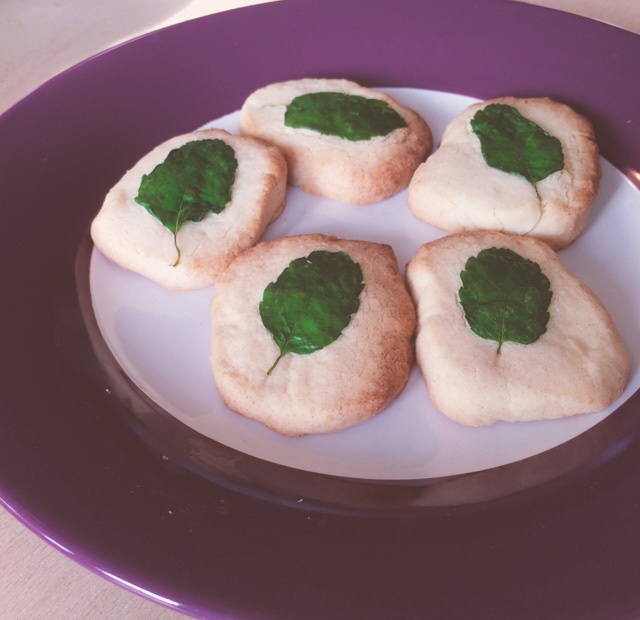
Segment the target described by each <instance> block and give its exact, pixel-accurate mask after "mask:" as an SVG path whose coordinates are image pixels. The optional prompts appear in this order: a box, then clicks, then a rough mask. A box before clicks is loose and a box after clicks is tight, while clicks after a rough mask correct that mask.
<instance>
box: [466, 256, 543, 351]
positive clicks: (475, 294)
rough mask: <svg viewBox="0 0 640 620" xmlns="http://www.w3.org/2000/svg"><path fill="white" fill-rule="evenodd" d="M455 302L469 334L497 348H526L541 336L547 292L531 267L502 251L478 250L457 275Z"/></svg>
mask: <svg viewBox="0 0 640 620" xmlns="http://www.w3.org/2000/svg"><path fill="white" fill-rule="evenodd" d="M460 278H461V280H462V287H461V288H460V290H459V291H458V297H459V299H460V303H461V304H462V308H463V310H464V314H465V318H466V320H467V323H468V324H469V327H471V329H472V331H473V332H474V333H475V334H477V335H478V336H480V337H481V338H485V339H486V340H493V341H495V342H497V343H498V353H500V349H501V348H502V343H503V342H506V341H510V342H517V343H520V344H531V343H532V342H535V341H536V340H538V338H540V336H542V334H544V333H545V332H546V331H547V322H548V321H549V312H548V309H549V304H550V303H551V295H552V293H551V288H550V283H549V280H548V278H547V276H545V275H544V273H543V272H542V270H541V269H540V267H539V265H538V264H537V263H534V262H533V261H530V260H528V259H526V258H523V257H522V256H520V255H519V254H516V253H515V252H513V251H512V250H509V249H506V248H489V249H486V250H482V251H481V252H480V253H479V254H478V256H475V257H474V256H472V257H471V258H469V259H468V260H467V262H466V264H465V267H464V269H463V270H462V271H461V272H460Z"/></svg>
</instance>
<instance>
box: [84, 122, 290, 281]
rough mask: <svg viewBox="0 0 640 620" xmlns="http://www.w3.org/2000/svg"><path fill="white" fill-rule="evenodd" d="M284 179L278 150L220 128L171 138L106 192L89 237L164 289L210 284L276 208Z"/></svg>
mask: <svg viewBox="0 0 640 620" xmlns="http://www.w3.org/2000/svg"><path fill="white" fill-rule="evenodd" d="M218 168H220V170H221V173H222V175H223V176H224V175H226V177H225V178H223V181H224V182H226V185H224V183H222V182H221V180H220V178H218V177H217V176H216V174H217V169H218ZM212 171H214V172H212ZM154 175H155V176H154ZM286 179H287V171H286V163H285V161H284V158H283V156H282V154H281V153H280V151H279V150H278V149H277V148H276V147H273V146H270V145H267V144H265V143H263V142H260V141H259V140H256V139H253V138H247V137H241V136H233V135H231V134H229V133H228V132H226V131H224V130H221V129H207V130H202V131H198V132H193V133H188V134H184V135H181V136H177V137H174V138H172V139H170V140H168V141H166V142H164V143H163V144H161V145H159V146H157V147H156V148H155V149H154V150H153V151H151V152H150V153H148V154H147V155H145V156H144V157H143V158H142V159H140V160H139V161H138V163H136V164H135V166H133V168H131V169H130V170H129V171H128V172H127V173H126V174H125V175H124V176H123V177H122V179H120V181H118V183H117V184H116V185H115V186H114V187H113V188H112V189H111V190H110V191H109V193H108V194H107V196H106V198H105V200H104V203H103V205H102V208H101V209H100V212H99V213H98V215H97V216H96V218H95V219H94V221H93V223H92V225H91V236H92V238H93V241H94V243H95V245H96V246H97V247H98V249H99V250H100V251H101V252H102V253H103V254H104V255H105V256H107V257H108V258H109V259H111V260H112V261H114V262H115V263H117V264H118V265H120V266H121V267H124V268H125V269H129V270H131V271H134V272H136V273H139V274H142V275H143V276H146V277H147V278H149V279H151V280H153V281H155V282H157V283H158V284H160V285H162V286H163V287H165V288H167V289H173V290H186V289H194V288H200V287H205V286H210V285H212V284H214V283H215V282H216V281H217V280H218V278H219V277H220V275H221V274H222V273H223V272H224V270H225V269H226V268H227V266H228V265H229V263H230V262H231V261H232V260H233V259H234V258H235V257H236V256H237V255H238V254H240V252H242V251H243V250H245V249H247V248H248V247H250V246H252V245H254V244H255V243H256V242H257V241H258V240H259V238H260V236H261V235H262V233H263V232H264V229H265V228H266V227H267V226H268V225H269V224H270V223H271V222H272V221H273V220H275V219H276V218H277V217H278V216H279V215H280V214H281V213H282V210H283V209H284V205H285V197H286V184H287V181H286ZM145 184H146V185H145ZM222 185H224V187H221V186H222ZM225 191H226V193H225ZM216 192H219V193H220V196H221V198H218V196H217V194H216ZM216 200H217V203H216V205H214V206H212V205H213V204H214V203H215V201H216ZM145 205H149V207H150V208H147V206H145ZM187 207H189V208H191V209H192V211H187V210H186V209H187ZM154 209H155V210H154ZM185 216H186V219H185ZM162 218H164V219H162ZM191 218H195V219H191ZM196 220H197V221H196ZM172 229H173V230H172ZM174 230H175V233H176V234H175V235H174Z"/></svg>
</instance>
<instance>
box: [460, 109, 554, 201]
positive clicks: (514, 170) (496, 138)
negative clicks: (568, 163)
mask: <svg viewBox="0 0 640 620" xmlns="http://www.w3.org/2000/svg"><path fill="white" fill-rule="evenodd" d="M471 128H472V129H473V131H474V133H475V134H476V135H477V136H478V138H479V140H480V146H481V149H482V156H483V157H484V160H485V162H486V163H487V164H488V165H489V166H491V167H492V168H497V169H498V170H502V171H503V172H508V173H510V174H515V175H518V176H521V177H523V178H525V179H526V180H527V181H528V182H529V183H530V184H531V185H533V187H534V189H535V191H536V195H537V196H538V201H539V202H540V201H541V199H540V194H539V193H538V188H537V185H536V184H537V183H538V182H539V181H542V179H545V178H547V177H548V176H549V175H550V174H552V173H554V172H557V171H558V170H562V169H563V168H564V155H563V153H562V145H561V144H560V140H558V139H557V138H555V137H553V136H552V135H550V134H548V133H547V132H546V131H544V129H542V128H541V127H539V126H538V125H536V123H534V122H533V121H530V120H529V119H527V118H525V117H524V116H522V114H520V112H518V110H516V108H514V107H513V106H510V105H504V104H501V103H491V104H489V105H487V106H486V107H484V108H482V109H481V110H478V111H477V112H476V113H475V115H474V117H473V118H472V119H471Z"/></svg>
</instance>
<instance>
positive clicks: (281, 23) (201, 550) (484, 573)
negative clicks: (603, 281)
mask: <svg viewBox="0 0 640 620" xmlns="http://www.w3.org/2000/svg"><path fill="white" fill-rule="evenodd" d="M313 76H326V77H334V76H341V77H347V78H351V79H354V80H356V81H359V82H362V83H364V84H367V85H370V86H387V87H392V86H409V87H419V88H427V89H431V90H442V91H449V92H454V93H460V94H465V95H471V96H475V97H478V98H489V97H496V96H501V95H506V94H512V95H543V94H544V95H549V96H551V97H553V98H555V99H558V100H561V101H565V102H567V103H569V104H570V105H573V106H574V107H575V108H577V109H578V110H579V111H581V112H583V113H585V114H586V115H588V116H589V117H590V118H591V119H592V120H593V122H594V125H595V128H596V132H597V135H598V140H599V143H600V145H601V150H602V154H603V155H604V156H605V157H606V158H607V159H608V160H609V161H611V162H612V163H613V164H614V165H615V166H617V167H618V168H619V169H620V170H621V171H622V172H623V173H625V174H626V175H627V176H628V177H629V179H630V180H631V181H632V182H634V183H636V185H637V184H638V180H639V179H640V173H639V172H638V171H640V122H639V120H640V119H639V118H638V103H639V102H640V80H639V79H638V76H640V38H639V37H637V36H635V35H632V34H629V33H627V32H624V31H621V30H618V29H615V28H612V27H609V26H606V25H603V24H599V23H596V22H592V21H589V20H586V19H581V18H578V17H575V16H570V15H567V14H563V13H560V12H555V11H550V10H546V9H540V8H537V7H531V6H527V5H522V4H519V3H515V2H508V1H504V0H483V2H477V1H475V0H457V1H456V2H450V1H448V0H403V1H402V2H397V1H394V2H392V1H390V0H378V1H377V2H375V3H373V2H370V1H368V0H349V2H345V1H344V0H288V1H287V0H285V1H282V2H278V3H275V4H267V5H260V6H256V7H251V8H246V9H242V10H238V11H231V12H227V13H222V14H217V15H213V16H211V17H206V18H202V19H199V20H195V21H193V22H188V23H185V24H180V25H177V26H174V27H171V28H168V29H166V30H163V31H160V32H156V33H152V34H150V35H147V36H145V37H142V38H140V39H137V40H135V41H132V42H130V43H127V44H126V45H123V46H120V47H118V48H116V49H113V50H111V51H109V52H108V53H105V54H102V55H99V56H97V57H95V58H93V59H91V60H89V61H87V62H84V63H82V64H80V65H78V66H77V67H75V68H73V69H72V70H70V71H67V72H66V73H64V74H62V75H60V76H58V77H57V78H55V79H54V80H52V81H50V82H48V83H47V84H45V85H44V86H42V87H41V88H40V89H38V90H37V91H36V92H35V93H33V94H32V95H31V96H29V97H27V98H26V99H24V100H23V101H21V102H20V103H19V104H18V105H16V106H15V107H14V108H12V109H11V110H9V111H8V112H6V113H5V114H4V115H3V116H2V117H1V118H0V170H1V171H2V183H1V184H0V188H1V189H0V208H1V209H2V212H3V213H4V214H5V217H4V225H3V226H2V230H1V232H0V237H1V241H0V252H1V256H2V260H0V282H1V284H2V291H3V295H4V300H5V301H4V303H3V305H2V309H1V310H0V312H1V315H2V341H1V342H2V362H1V363H2V372H1V373H0V381H1V384H0V385H1V387H0V390H1V391H0V393H1V394H2V411H1V413H0V420H1V425H0V430H1V432H0V495H1V497H2V501H3V502H4V503H5V505H6V506H7V507H8V508H9V509H10V510H12V511H13V512H14V513H15V514H16V515H17V516H18V517H19V518H20V519H22V520H23V521H24V522H25V523H27V524H28V525H29V526H30V527H31V528H32V529H34V530H35V531H36V532H38V533H39V534H41V535H42V536H44V537H46V538H48V539H49V540H50V541H51V542H53V543H54V544H56V545H57V546H58V547H60V548H63V549H64V550H65V551H66V552H67V553H69V554H70V555H71V556H72V557H74V558H75V559H76V560H77V561H79V562H81V563H83V564H85V565H86V566H88V567H89V568H91V569H92V570H95V571H98V572H100V573H102V574H103V575H105V576H107V577H108V578H110V579H113V580H114V581H117V582H118V583H121V584H124V585H126V586H128V587H130V588H132V589H134V590H136V591H138V592H141V593H143V594H146V595H147V596H150V597H151V598H154V599H155V600H158V601H160V602H162V603H164V604H167V605H172V606H175V607H177V608H179V609H181V610H182V611H184V612H187V613H190V614H193V615H196V616H205V617H213V618H242V619H250V618H262V619H267V618H273V619H277V620H285V619H287V618H292V619H294V618H295V619H299V618H315V619H324V618H332V619H334V618H350V619H359V618H362V619H365V618H366V619H373V618H403V619H410V618H416V619H417V618H420V619H423V618H431V617H434V618H476V617H477V618H489V617H493V618H519V619H521V618H541V617H542V618H548V619H551V618H579V619H581V620H584V619H588V618H602V619H607V620H611V619H613V618H630V617H637V616H638V615H639V614H640V578H639V577H638V575H640V527H639V526H638V524H639V523H640V421H639V420H638V419H637V414H638V409H639V406H640V394H638V393H636V394H635V395H634V396H633V397H632V398H631V399H630V400H628V401H627V402H626V403H625V404H624V405H623V406H622V407H620V408H619V409H618V410H617V411H616V412H615V413H614V414H612V415H611V416H609V417H608V418H606V420H604V421H603V422H602V423H600V424H598V425H597V426H596V427H594V428H593V429H591V430H590V431H588V432H586V433H584V434H583V435H581V436H579V437H577V438H576V440H572V441H570V442H567V444H563V445H562V446H560V447H558V448H557V449H553V450H551V451H549V452H548V453H544V454H542V455H539V456H538V457H534V458H532V459H527V460H526V461H523V462H520V463H516V464H513V465H509V466H506V467H504V468H497V469H496V470H489V471H486V472H477V473H475V474H469V475H463V476H457V477H453V478H451V479H446V480H443V479H439V480H425V481H412V482H410V483H409V482H407V483H402V482H392V483H389V482H387V483H382V482H377V481H353V480H347V479H340V478H334V477H330V476H323V475H317V474H306V473H304V472H297V471H295V470H290V469H287V468H285V467H279V466H273V465H272V464H269V463H264V462H261V461H258V460H257V459H254V458H250V457H246V456H245V455H242V454H239V453H236V452H234V451H233V450H229V449H225V448H224V447H222V446H218V445H216V444H214V443H213V442H211V443H208V444H207V445H201V443H199V442H198V439H197V438H196V437H194V435H193V433H189V432H188V431H187V430H185V429H183V428H179V425H177V424H176V423H175V421H173V420H171V419H169V418H167V416H166V415H164V414H163V412H161V411H158V410H157V408H155V407H154V406H153V403H148V402H146V401H145V400H144V398H143V397H142V396H141V395H140V394H138V393H137V392H136V390H135V388H134V387H133V386H131V385H130V383H129V382H128V381H127V378H126V377H125V376H122V375H121V374H120V373H119V372H118V369H117V367H115V366H114V364H113V361H112V360H111V359H110V358H109V353H108V351H105V350H104V347H103V346H102V344H101V342H100V339H99V338H97V337H96V332H95V325H93V324H92V320H91V312H90V308H88V307H87V304H86V299H87V291H86V286H87V284H86V265H87V261H86V257H87V252H88V248H87V227H88V225H89V222H90V221H91V219H92V218H93V215H94V214H95V213H96V211H97V210H98V208H99V206H100V204H101V201H102V198H103V196H104V194H105V193H106V191H107V190H108V189H109V187H110V186H111V185H112V184H113V183H114V182H115V181H116V180H117V179H118V178H119V177H120V175H121V174H122V172H123V171H124V170H125V169H126V168H127V167H129V166H131V165H132V164H133V163H134V162H135V161H136V160H137V159H138V158H139V157H140V156H142V155H143V154H144V153H145V152H147V151H148V150H149V149H150V148H151V147H153V146H155V145H156V144H158V143H159V142H161V141H163V140H165V139H167V138H169V137H170V136H172V135H176V134H178V133H181V132H185V131H189V130H192V129H193V128H195V127H198V126H200V125H202V124H204V123H206V122H208V121H210V120H211V119H212V118H215V117H218V116H222V115H224V114H226V113H228V112H231V111H233V110H236V109H238V108H239V107H240V105H241V103H242V102H243V100H244V98H245V97H246V96H247V94H248V93H249V92H251V91H252V90H253V89H255V88H257V87H259V86H261V85H264V84H266V83H269V82H273V81H278V80H284V79H290V78H299V77H313ZM636 363H637V362H636Z"/></svg>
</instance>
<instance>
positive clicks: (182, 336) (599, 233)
mask: <svg viewBox="0 0 640 620" xmlns="http://www.w3.org/2000/svg"><path fill="white" fill-rule="evenodd" d="M383 90H386V91H387V92H389V93H390V94H392V95H393V96H394V97H396V98H397V99H398V100H399V101H401V102H402V103H404V104H406V105H408V106H410V107H412V108H413V109H415V110H416V111H417V112H418V113H420V114H421V115H422V116H423V117H424V118H425V119H426V120H427V122H428V123H429V125H430V127H431V129H432V131H433V134H434V139H435V144H437V143H438V141H439V139H440V136H441V135H442V131H443V130H444V128H445V126H446V125H447V123H448V122H449V121H450V120H451V119H452V118H453V117H454V116H455V115H457V114H458V113H459V112H461V111H462V110H463V109H464V108H465V107H467V106H468V105H470V104H471V103H473V102H474V101H475V100H474V99H471V98H469V97H463V96H460V95H453V94H448V93H440V92H433V91H423V90H416V89H395V88H394V89H383ZM237 122H238V114H237V113H235V114H231V115H229V116H226V117H224V118H222V119H218V120H216V121H213V122H211V123H209V124H207V126H216V127H221V128H223V129H227V130H229V131H231V132H233V133H236V132H237ZM602 166H603V178H602V184H601V188H600V192H599V195H598V198H597V199H596V202H595V203H594V205H593V207H592V213H591V218H590V222H589V225H588V227H587V230H586V231H585V232H584V233H583V235H582V236H581V237H580V238H579V239H578V240H577V241H576V242H574V243H573V244H572V245H571V246H570V247H569V248H567V249H566V250H563V251H561V252H560V253H559V255H560V258H561V260H562V261H563V263H564V264H565V265H566V266H567V267H568V268H569V269H570V270H571V271H573V273H574V274H575V275H577V276H578V277H579V278H580V279H581V280H582V281H583V282H585V283H586V284H587V285H588V286H589V287H590V288H591V289H592V290H593V291H594V292H595V293H596V294H597V295H598V296H599V297H600V299H601V300H602V301H603V302H604V304H605V305H606V306H607V308H608V309H609V311H610V313H611V314H612V316H613V318H614V321H615V322H616V324H617V326H618V328H619V330H620V332H621V334H622V337H623V339H624V341H625V342H626V344H627V346H628V348H629V349H630V353H631V357H632V368H633V369H632V376H631V379H630V382H629V384H628V386H627V389H626V390H625V392H624V394H623V395H622V397H621V398H620V399H619V401H618V402H617V403H615V404H614V405H613V406H612V407H610V408H608V409H607V410H605V411H603V412H600V413H597V414H589V415H582V416H575V417H572V418H565V419H561V420H553V421H540V422H527V423H515V424H509V423H503V422H501V423H497V424H494V425H492V426H489V427H482V428H468V427H463V426H460V425H458V424H456V423H454V422H451V421H450V420H449V419H447V418H446V417H445V416H444V415H442V414H441V413H440V412H438V411H437V410H436V409H435V408H434V407H433V405H432V404H431V401H430V400H429V396H428V394H427V391H426V388H425V385H424V382H423V380H422V377H421V375H420V373H419V371H418V369H417V367H414V369H413V372H412V374H411V377H410V379H409V382H408V384H407V387H406V388H405V390H404V392H403V393H402V394H401V395H400V396H399V397H398V398H397V399H396V400H395V401H394V402H393V403H392V404H391V405H390V406H389V407H388V408H387V409H386V410H385V411H384V412H382V413H381V414H380V415H378V416H377V417H376V418H374V419H373V420H371V421H369V422H366V423H364V424H361V425H359V426H356V427H353V428H351V429H348V430H345V431H341V432H339V433H334V434H330V435H322V436H307V437H300V438H287V437H283V436H280V435H278V434H277V433H275V432H273V431H270V430H268V429H267V428H265V427H263V426H262V425H261V424H259V423H257V422H253V421H250V420H247V419H245V418H242V417H241V416H239V415H237V414H235V413H233V412H232V411H230V410H229V409H227V408H226V407H225V406H224V404H223V403H222V401H221V400H220V397H219V395H218V393H217V391H216V387H215V384H214V382H213V377H212V374H211V371H210V366H209V341H210V316H209V314H210V313H209V306H210V302H211V298H212V296H213V293H214V290H215V289H214V288H213V287H211V288H207V289H201V290H197V291H188V292H180V293H176V292H170V291H167V290H164V289H162V288H161V287H159V286H158V285H156V284H154V283H153V282H151V281H149V280H147V279H145V278H143V277H142V276H138V275H136V274H134V273H131V272H128V271H125V270H123V269H121V268H119V267H117V266H116V265H114V264H113V263H111V262H109V261H108V260H107V259H105V258H104V257H103V256H102V255H101V254H100V253H99V252H98V251H97V250H95V249H94V251H93V254H92V258H91V276H90V286H91V295H92V301H93V305H94V310H95V314H96V318H97V321H98V325H99V327H100V330H101V333H102V335H103V337H104V339H105V341H106V342H107V344H108V345H109V347H110V349H111V351H112V352H113V354H114V355H115V357H116V359H117V360H118V362H119V364H120V365H121V366H122V368H123V369H124V371H125V372H126V373H127V374H128V375H129V376H130V378H131V379H132V380H133V381H134V382H135V383H136V384H137V385H138V387H139V388H140V389H142V390H143V391H144V392H145V393H146V394H147V395H148V396H149V397H150V398H151V399H153V400H154V401H155V402H156V403H158V405H160V406H161V407H162V408H163V409H165V410H166V411H168V412H169V413H171V414H172V415H174V416H175V417H176V418H178V419H179V420H181V421H182V422H184V423H185V424H187V425H188V426H190V427H191V428H193V429H195V430H196V431H198V432H200V433H202V434H203V435H206V436H208V437H211V438H213V439H215V440H217V441H218V442H220V443H222V444H225V445H227V446H229V447H232V448H235V449H237V450H240V451H242V452H245V453H247V454H250V455H252V456H256V457H259V458H262V459H265V460H268V461H272V462H274V463H278V464H282V465H288V466H290V467H294V468H298V469H303V470H307V471H314V472H321V473H326V474H333V475H340V476H347V477H354V478H368V479H384V480H402V479H420V478H431V477H438V476H448V475H453V474H460V473H466V472H471V471H478V470H482V469H486V468H490V467H496V466H499V465H505V464H508V463H511V462H514V461H517V460H520V459H523V458H526V457H529V456H533V455H535V454H538V453H540V452H543V451H545V450H547V449H549V448H552V447H554V446H557V445H559V444H561V443H564V442H565V441H567V440H569V439H571V438H573V437H575V436H577V435H579V434H580V433H582V432H583V431H585V430H587V429H589V428H591V427H592V426H593V425H595V424H597V423H598V422H599V421H601V420H602V419H603V418H604V417H605V416H606V415H608V414H610V413H611V412H612V411H614V410H615V408H616V407H617V406H619V405H620V404H621V403H622V402H624V401H625V400H626V399H627V398H629V397H630V396H631V395H632V394H633V393H634V392H635V391H636V390H637V389H638V388H639V387H640V372H639V370H638V367H637V360H638V359H639V358H640V326H639V325H638V317H639V316H640V290H638V288H637V287H634V286H632V285H631V284H630V283H632V282H635V281H636V279H637V269H638V265H640V193H639V192H638V191H637V190H636V189H635V188H634V187H633V186H632V185H631V184H630V183H629V182H628V181H627V180H626V178H625V177H624V176H623V175H622V174H621V173H620V172H619V171H618V170H616V169H615V168H614V167H613V166H611V165H610V164H609V163H608V162H606V161H604V160H603V161H602ZM123 173H124V170H123ZM308 232H319V233H325V234H332V235H336V236H338V237H343V238H349V239H364V240H369V241H375V242H381V243H388V244H390V245H391V246H393V248H394V250H395V252H396V255H397V257H398V262H399V264H400V266H401V269H402V270H403V271H404V266H405V265H406V263H407V262H408V261H409V259H410V258H411V257H412V256H413V254H414V252H415V251H416V249H417V248H418V247H419V246H420V245H421V244H422V243H425V242H427V241H431V240H433V239H436V238H438V237H441V236H443V234H444V233H443V232H442V231H439V230H437V229H435V228H432V227H430V226H428V225H426V224H423V223H421V222H419V221H418V220H416V219H415V218H414V217H413V215H412V214H411V212H410V211H409V209H408V206H407V201H406V190H405V191H403V192H401V193H400V194H398V195H396V196H394V197H393V198H390V199H389V200H386V201H383V202H380V203H377V204H374V205H364V206H352V205H344V204H342V203H338V202H336V201H331V200H326V199H323V198H319V197H316V196H311V195H309V194H305V193H304V192H302V191H300V190H299V189H296V188H290V189H289V193H288V198H287V206H286V209H285V211H284V213H283V214H282V216H281V217H280V218H279V219H278V220H277V221H276V222H274V223H273V224H272V225H271V226H270V227H269V229H268V230H267V231H266V233H265V235H264V238H265V239H273V238H277V237H282V236H289V235H294V234H300V233H308Z"/></svg>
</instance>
